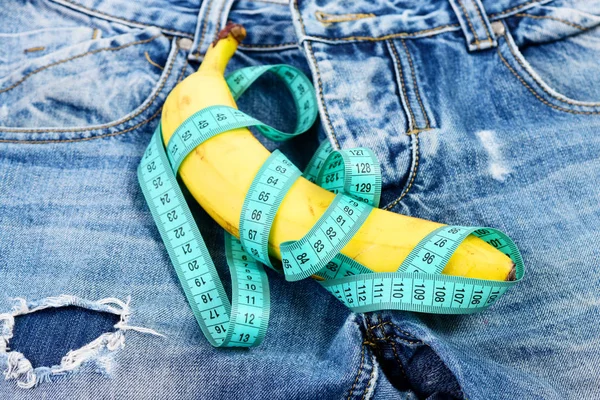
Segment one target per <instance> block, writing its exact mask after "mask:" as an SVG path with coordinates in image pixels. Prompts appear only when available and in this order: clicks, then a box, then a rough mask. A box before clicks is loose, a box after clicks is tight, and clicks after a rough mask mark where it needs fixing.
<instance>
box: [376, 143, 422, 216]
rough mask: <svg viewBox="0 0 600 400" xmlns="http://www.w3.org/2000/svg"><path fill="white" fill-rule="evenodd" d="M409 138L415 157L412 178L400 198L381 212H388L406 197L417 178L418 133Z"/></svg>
mask: <svg viewBox="0 0 600 400" xmlns="http://www.w3.org/2000/svg"><path fill="white" fill-rule="evenodd" d="M411 136H412V137H414V138H415V156H414V161H413V168H412V172H411V175H412V176H411V178H410V182H409V183H408V186H407V187H406V189H404V191H403V192H402V193H401V194H400V196H399V197H398V198H397V199H396V200H394V201H393V202H391V203H390V204H388V205H386V206H385V207H382V209H383V210H389V209H391V208H392V207H394V206H395V205H396V204H398V203H399V202H400V200H402V199H403V198H404V196H406V194H407V193H408V191H409V190H410V188H411V187H412V185H413V182H414V181H415V177H416V176H417V172H418V169H419V132H416V133H415V134H414V135H411Z"/></svg>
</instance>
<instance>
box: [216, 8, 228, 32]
mask: <svg viewBox="0 0 600 400" xmlns="http://www.w3.org/2000/svg"><path fill="white" fill-rule="evenodd" d="M225 3H226V1H224V0H221V8H220V9H219V12H218V13H217V23H216V24H215V26H216V27H217V29H215V37H216V36H217V35H218V34H219V31H220V30H221V14H222V13H223V9H224V8H225Z"/></svg>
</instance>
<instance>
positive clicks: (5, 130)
mask: <svg viewBox="0 0 600 400" xmlns="http://www.w3.org/2000/svg"><path fill="white" fill-rule="evenodd" d="M178 52H179V46H178V45H176V47H175V56H174V57H173V61H172V62H171V63H170V64H169V68H168V69H167V72H166V74H165V78H164V80H163V81H162V82H161V84H160V86H159V87H158V88H157V90H156V92H155V93H154V96H152V97H151V98H150V100H148V103H147V104H146V105H145V106H144V107H143V108H142V109H141V110H139V111H138V112H136V113H134V114H132V115H131V116H129V117H128V118H125V119H123V120H117V121H115V122H112V123H110V124H108V125H97V126H91V127H89V128H83V129H78V130H77V131H76V132H86V131H93V130H96V129H104V128H111V127H113V126H116V125H119V124H123V123H125V122H127V121H130V120H132V119H133V118H135V117H137V116H138V115H140V114H141V113H143V112H144V111H146V110H147V109H148V107H150V105H152V104H153V103H154V101H155V100H156V98H157V97H158V95H159V94H160V92H161V90H162V88H163V87H164V85H165V84H166V83H167V80H168V79H169V76H170V75H171V71H172V69H173V65H175V58H176V57H177V53H178ZM186 67H187V63H186V64H185V65H184V68H186ZM0 132H22V133H40V132H72V130H71V129H70V128H47V129H17V130H10V129H5V128H4V127H0ZM102 136H104V135H101V136H97V137H102ZM60 141H61V140H54V141H51V142H60ZM75 141H76V140H75ZM9 142H10V140H9ZM17 142H22V141H20V140H18V141H17ZM34 142H35V141H34Z"/></svg>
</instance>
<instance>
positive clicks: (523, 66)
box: [505, 39, 600, 107]
mask: <svg viewBox="0 0 600 400" xmlns="http://www.w3.org/2000/svg"><path fill="white" fill-rule="evenodd" d="M505 40H506V39H505ZM506 46H507V47H508V50H509V51H510V53H511V54H512V56H513V58H514V59H515V60H516V61H517V63H519V65H520V66H521V67H522V68H523V69H524V70H525V72H527V74H528V75H529V76H531V78H533V80H534V81H536V83H537V84H538V85H540V88H541V89H542V90H543V91H544V92H545V93H546V94H548V95H549V96H550V97H553V98H554V99H556V100H558V101H560V102H563V103H567V104H571V105H574V106H579V107H597V106H600V103H588V104H581V102H577V101H572V100H568V99H561V98H560V97H557V96H556V95H554V94H552V93H550V92H549V91H548V90H546V88H544V86H543V85H542V82H540V81H539V80H538V79H537V78H536V77H535V76H533V75H531V74H530V73H529V72H528V71H527V68H525V65H524V64H523V62H522V61H521V59H520V57H519V56H518V55H517V54H516V53H515V51H514V50H513V48H512V46H511V45H510V44H509V43H508V41H507V42H506Z"/></svg>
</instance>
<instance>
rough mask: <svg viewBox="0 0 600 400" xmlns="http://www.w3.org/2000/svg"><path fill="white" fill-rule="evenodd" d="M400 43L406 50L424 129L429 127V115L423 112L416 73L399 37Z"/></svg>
mask: <svg viewBox="0 0 600 400" xmlns="http://www.w3.org/2000/svg"><path fill="white" fill-rule="evenodd" d="M400 41H401V42H402V45H403V46H404V51H405V52H406V57H407V58H408V64H409V65H410V72H411V75H412V78H413V86H414V87H415V94H416V95H417V101H418V102H419V106H420V107H421V112H422V113H423V117H424V118H425V129H429V127H430V126H429V117H428V116H427V113H426V112H425V107H423V102H422V101H421V95H420V93H419V85H417V74H416V73H415V68H414V66H413V62H412V57H411V56H410V52H409V51H408V46H407V45H406V41H405V40H404V39H400Z"/></svg>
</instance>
